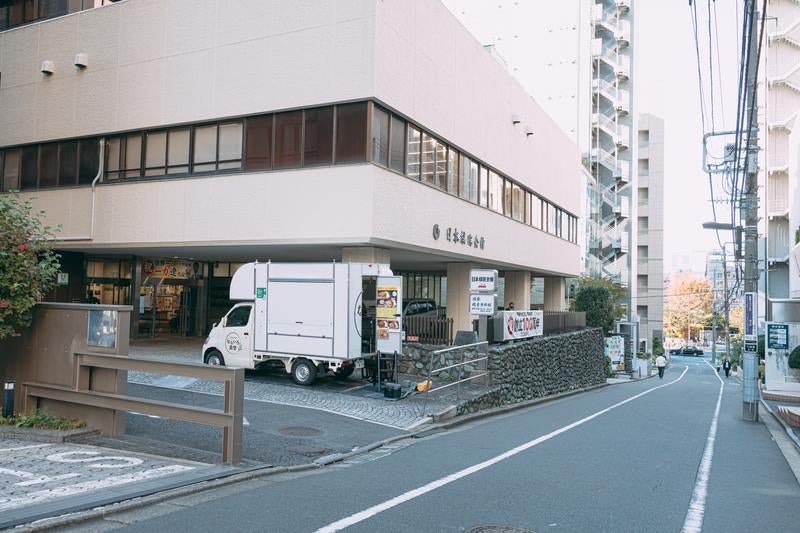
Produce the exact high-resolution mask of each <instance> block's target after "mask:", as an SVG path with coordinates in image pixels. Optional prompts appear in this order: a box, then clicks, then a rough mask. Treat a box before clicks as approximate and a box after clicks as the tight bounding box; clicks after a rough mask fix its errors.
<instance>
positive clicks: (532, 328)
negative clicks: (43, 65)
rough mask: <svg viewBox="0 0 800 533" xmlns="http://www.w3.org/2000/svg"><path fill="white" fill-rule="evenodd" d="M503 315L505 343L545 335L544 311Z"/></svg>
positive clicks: (512, 312) (506, 312)
mask: <svg viewBox="0 0 800 533" xmlns="http://www.w3.org/2000/svg"><path fill="white" fill-rule="evenodd" d="M502 314H503V317H502V320H500V325H501V327H502V328H503V332H502V333H503V336H502V339H503V340H504V341H508V340H513V339H527V338H529V337H538V336H540V335H543V334H544V311H503V313H502ZM495 332H497V330H495ZM495 337H497V335H495Z"/></svg>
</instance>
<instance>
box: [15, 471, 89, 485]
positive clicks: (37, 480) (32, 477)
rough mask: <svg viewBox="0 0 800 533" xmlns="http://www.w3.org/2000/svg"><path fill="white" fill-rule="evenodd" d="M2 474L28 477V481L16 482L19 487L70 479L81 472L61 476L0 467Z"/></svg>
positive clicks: (22, 477)
mask: <svg viewBox="0 0 800 533" xmlns="http://www.w3.org/2000/svg"><path fill="white" fill-rule="evenodd" d="M0 476H13V477H18V478H20V479H27V481H19V482H17V483H14V485H17V486H19V487H28V486H31V485H41V484H42V483H47V482H49V481H57V480H59V479H69V478H73V477H78V476H80V474H75V473H73V474H61V475H59V476H52V477H51V476H43V475H41V474H34V473H32V472H26V471H24V470H12V469H10V468H0Z"/></svg>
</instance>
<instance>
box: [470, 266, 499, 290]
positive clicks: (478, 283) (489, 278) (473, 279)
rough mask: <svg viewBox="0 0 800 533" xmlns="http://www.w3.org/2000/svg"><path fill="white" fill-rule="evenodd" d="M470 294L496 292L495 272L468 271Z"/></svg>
mask: <svg viewBox="0 0 800 533" xmlns="http://www.w3.org/2000/svg"><path fill="white" fill-rule="evenodd" d="M469 290H470V291H471V292H494V291H495V290H497V270H470V272H469Z"/></svg>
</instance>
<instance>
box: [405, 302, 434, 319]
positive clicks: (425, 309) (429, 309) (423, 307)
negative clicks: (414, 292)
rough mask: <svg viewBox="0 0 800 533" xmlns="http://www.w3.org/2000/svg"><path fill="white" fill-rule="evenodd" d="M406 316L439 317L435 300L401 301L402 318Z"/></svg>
mask: <svg viewBox="0 0 800 533" xmlns="http://www.w3.org/2000/svg"><path fill="white" fill-rule="evenodd" d="M407 316H439V310H438V308H437V307H436V300H431V299H427V298H413V299H409V300H403V317H407Z"/></svg>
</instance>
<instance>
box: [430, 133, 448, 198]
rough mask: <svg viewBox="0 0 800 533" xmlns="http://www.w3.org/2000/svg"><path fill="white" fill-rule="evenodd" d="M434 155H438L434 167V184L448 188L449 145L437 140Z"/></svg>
mask: <svg viewBox="0 0 800 533" xmlns="http://www.w3.org/2000/svg"><path fill="white" fill-rule="evenodd" d="M435 143H436V144H435V145H434V155H435V156H436V165H435V167H434V172H435V176H434V178H433V184H434V185H435V186H436V187H437V188H439V189H441V190H443V191H446V190H447V145H446V144H444V143H443V142H441V141H435Z"/></svg>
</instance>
